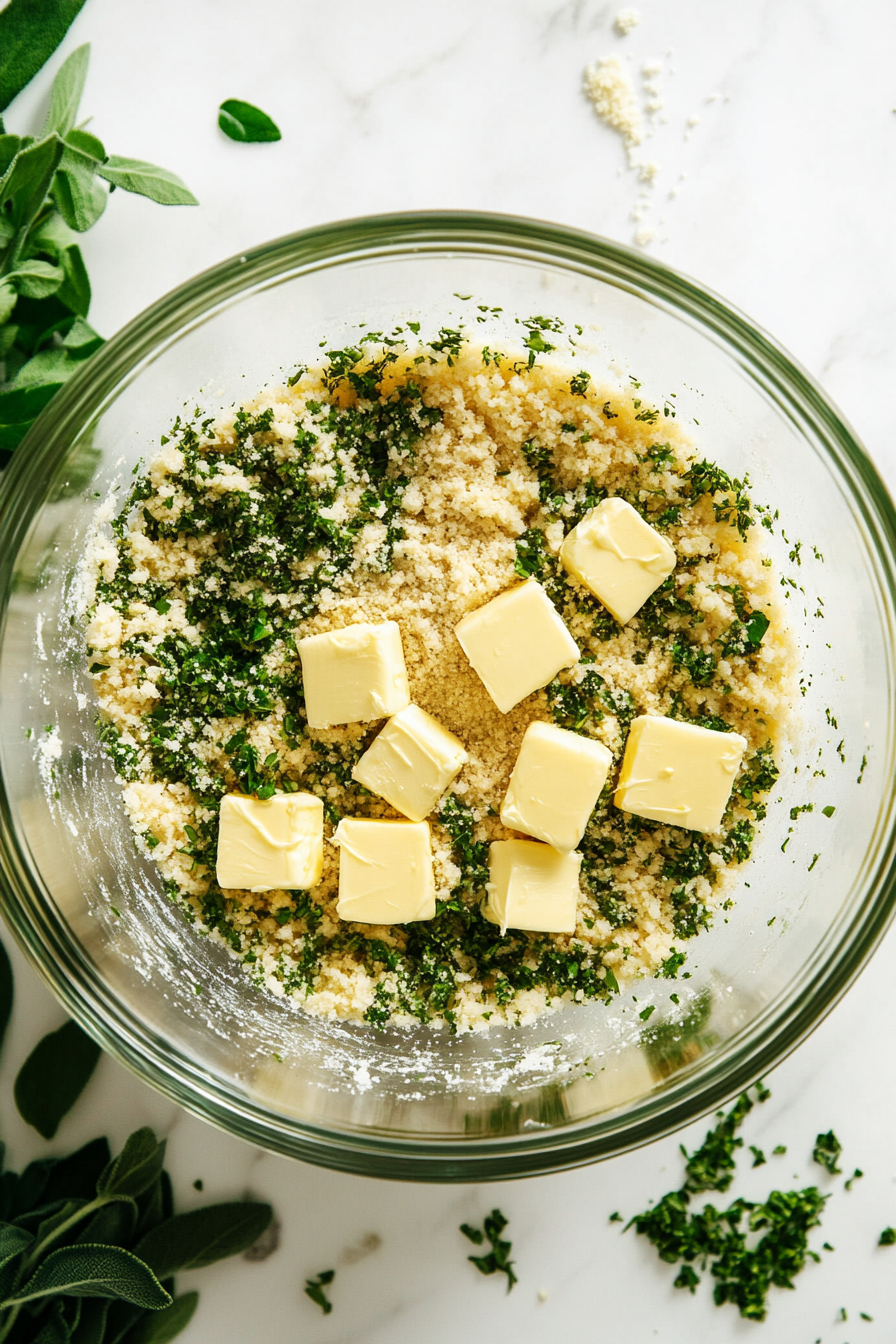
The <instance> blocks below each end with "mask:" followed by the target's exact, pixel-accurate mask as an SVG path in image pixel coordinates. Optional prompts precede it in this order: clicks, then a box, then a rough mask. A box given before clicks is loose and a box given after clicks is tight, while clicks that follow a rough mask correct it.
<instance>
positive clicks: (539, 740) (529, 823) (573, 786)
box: [501, 723, 613, 849]
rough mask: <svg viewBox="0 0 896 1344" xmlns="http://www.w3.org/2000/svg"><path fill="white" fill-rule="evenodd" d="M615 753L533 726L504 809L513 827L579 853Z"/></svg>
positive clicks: (575, 735) (572, 735) (579, 738)
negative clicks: (579, 844) (578, 850)
mask: <svg viewBox="0 0 896 1344" xmlns="http://www.w3.org/2000/svg"><path fill="white" fill-rule="evenodd" d="M612 764H613V756H612V753H611V752H609V751H608V750H607V748H606V747H605V746H603V744H602V743H600V742H594V741H592V739H591V738H590V737H582V736H581V735H580V734H579V733H570V732H568V731H567V730H566V729H565V728H556V727H555V726H554V725H553V724H552V723H530V724H529V727H528V728H527V729H526V735H525V737H524V738H523V742H522V746H521V747H520V753H519V755H518V756H517V758H516V765H515V766H514V767H513V774H512V775H511V776H510V784H509V785H508V788H507V793H506V795H505V797H504V802H503V804H502V807H501V821H502V822H503V824H504V825H505V826H507V827H508V829H510V830H513V831H524V832H525V834H526V835H534V836H535V838H536V840H544V841H545V843H546V844H548V845H553V846H554V848H555V849H575V847H576V845H577V844H578V843H579V841H580V840H581V838H582V836H583V835H584V834H585V827H586V826H587V825H588V818H589V817H590V816H591V813H592V812H593V811H594V808H595V805H596V803H597V800H598V798H599V797H600V792H601V789H602V788H603V787H604V785H605V784H606V782H607V772H608V771H609V769H610V766H611V765H612Z"/></svg>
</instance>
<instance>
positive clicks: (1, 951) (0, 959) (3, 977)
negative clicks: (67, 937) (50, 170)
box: [0, 288, 13, 1049]
mask: <svg viewBox="0 0 896 1344" xmlns="http://www.w3.org/2000/svg"><path fill="white" fill-rule="evenodd" d="M2 293H3V290H2V288H0V296H2ZM0 302H2V298H0ZM2 321H4V319H3V318H2V317H0V322H2ZM2 418H3V417H2V414H0V420H2ZM12 995H13V976H12V966H11V964H10V960H9V955H8V954H7V951H6V948H5V947H4V946H3V944H2V943H0V1049H2V1047H3V1039H4V1037H5V1036H6V1028H7V1027H8V1026H9V1019H10V1017H11V1016H12Z"/></svg>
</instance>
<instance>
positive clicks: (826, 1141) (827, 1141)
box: [812, 1129, 843, 1176]
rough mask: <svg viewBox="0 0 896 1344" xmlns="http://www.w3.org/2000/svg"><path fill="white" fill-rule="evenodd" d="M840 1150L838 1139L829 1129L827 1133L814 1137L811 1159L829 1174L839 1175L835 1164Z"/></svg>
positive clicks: (841, 1149) (841, 1148) (838, 1169)
mask: <svg viewBox="0 0 896 1344" xmlns="http://www.w3.org/2000/svg"><path fill="white" fill-rule="evenodd" d="M842 1151H843V1147H842V1145H841V1143H840V1140H839V1139H838V1138H837V1135H836V1134H835V1133H834V1131H833V1130H832V1129H829V1130H828V1132H827V1134H819V1135H818V1137H817V1138H816V1140H815V1147H814V1148H813V1149H812V1161H813V1162H817V1163H818V1165H819V1166H820V1167H824V1169H825V1171H827V1172H829V1173H830V1175H831V1176H839V1175H840V1174H841V1172H840V1168H839V1167H838V1166H837V1159H838V1158H839V1156H840V1154H841V1153H842Z"/></svg>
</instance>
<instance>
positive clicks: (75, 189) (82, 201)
mask: <svg viewBox="0 0 896 1344" xmlns="http://www.w3.org/2000/svg"><path fill="white" fill-rule="evenodd" d="M69 155H71V151H69ZM82 158H83V160H84V161H83V162H81V163H76V162H75V161H74V160H73V158H71V157H70V158H69V160H68V162H69V164H70V166H68V167H67V166H66V159H65V157H63V160H62V164H61V165H60V167H59V168H58V169H57V171H56V176H55V177H54V179H53V186H52V188H51V191H50V196H51V197H52V200H53V204H54V205H55V206H56V209H57V210H58V211H59V213H60V215H61V216H62V218H63V219H64V220H65V222H66V224H67V225H68V227H69V228H70V229H74V230H75V232H76V233H86V232H87V230H88V229H92V228H93V226H94V224H95V223H96V222H97V220H98V219H99V217H100V215H101V214H102V213H103V211H104V210H105V208H106V203H107V201H108V199H109V193H108V192H107V191H104V190H103V188H102V187H101V186H100V184H99V182H97V180H96V177H95V176H94V168H95V161H94V160H93V159H88V158H87V156H86V155H83V156H82ZM88 165H89V166H88Z"/></svg>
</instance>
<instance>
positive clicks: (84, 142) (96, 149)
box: [64, 126, 106, 163]
mask: <svg viewBox="0 0 896 1344" xmlns="http://www.w3.org/2000/svg"><path fill="white" fill-rule="evenodd" d="M64 138H65V143H66V144H67V145H71V146H72V148H73V149H79V150H80V151H81V153H82V154H89V155H90V157H91V158H92V159H98V160H99V162H100V163H104V162H105V159H106V148H105V146H104V144H103V142H102V140H98V139H97V137H96V136H95V135H91V134H90V131H85V130H82V129H81V127H80V126H77V127H75V129H74V130H73V131H69V132H68V134H67V135H66V136H65V137H64Z"/></svg>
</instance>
